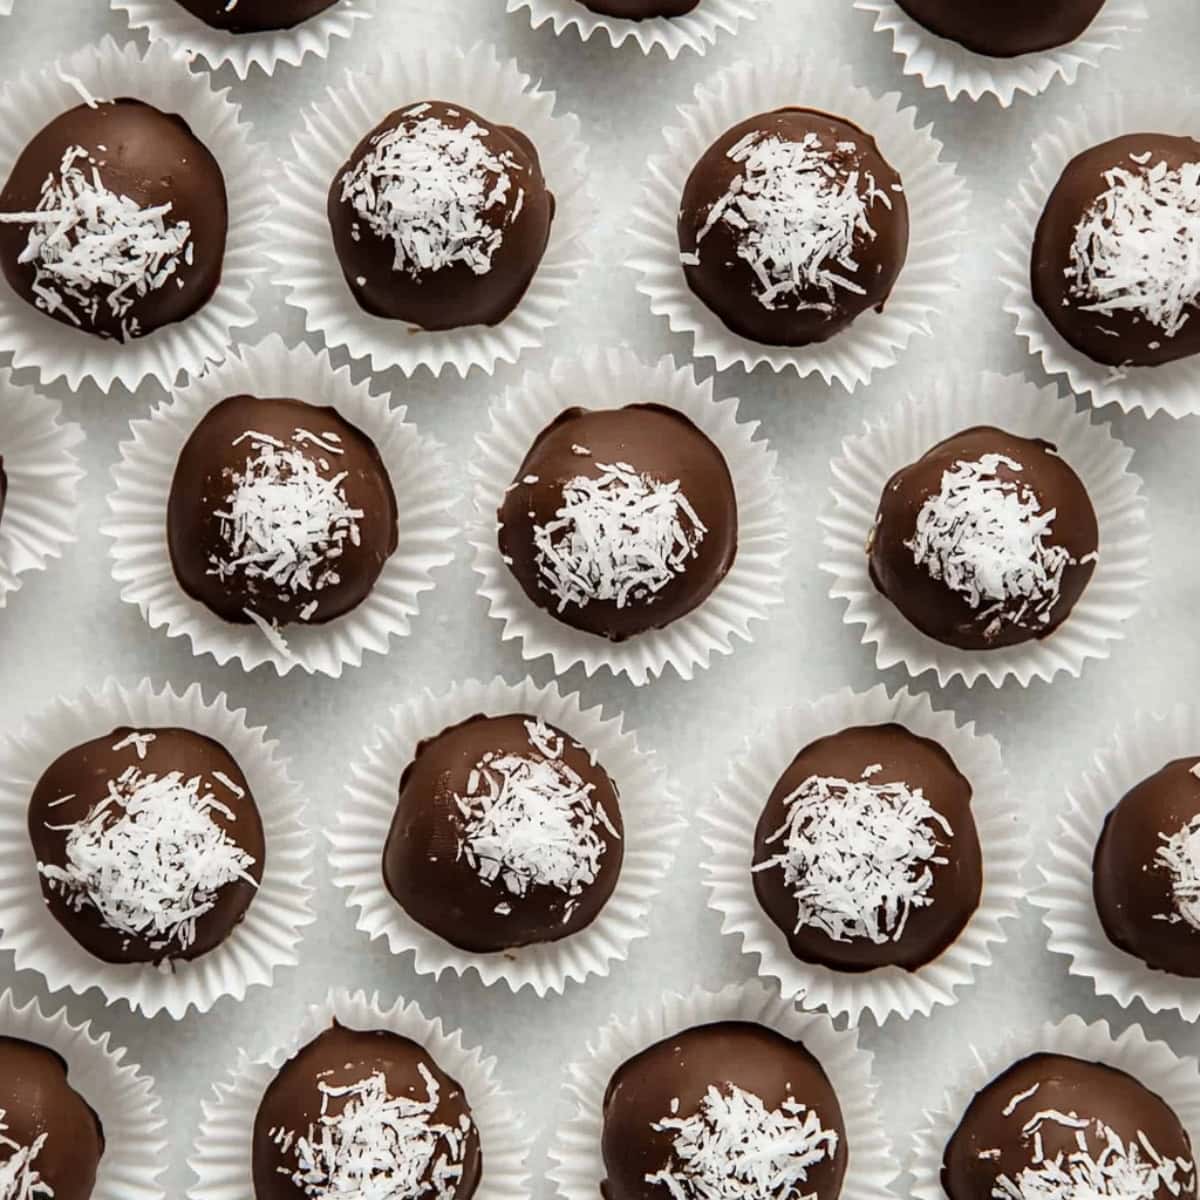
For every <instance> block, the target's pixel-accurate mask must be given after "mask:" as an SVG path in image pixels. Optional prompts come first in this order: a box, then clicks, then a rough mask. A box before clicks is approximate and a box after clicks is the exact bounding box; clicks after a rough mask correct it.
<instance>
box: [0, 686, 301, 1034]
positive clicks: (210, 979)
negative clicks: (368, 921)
mask: <svg viewBox="0 0 1200 1200" xmlns="http://www.w3.org/2000/svg"><path fill="white" fill-rule="evenodd" d="M121 725H130V726H135V727H136V726H146V725H152V726H178V727H180V728H184V729H191V730H194V731H195V732H196V733H200V734H204V735H205V736H207V737H210V738H213V739H214V740H215V741H218V742H220V743H221V745H223V746H224V747H225V749H226V750H228V751H229V753H230V754H231V755H232V756H233V758H234V759H235V760H236V761H237V764H238V766H239V767H241V769H242V772H243V774H244V775H245V776H246V779H247V780H248V782H249V784H250V790H251V792H252V793H253V795H254V799H255V802H256V804H257V805H258V809H259V812H260V814H261V816H262V823H263V832H264V835H265V837H266V863H265V866H264V869H263V877H262V882H261V883H260V884H259V887H258V890H257V891H256V892H255V895H254V898H253V900H251V902H250V907H249V909H247V911H246V915H245V918H244V919H243V920H242V922H241V924H239V925H238V926H237V927H236V928H235V929H234V930H233V932H232V933H231V934H230V935H229V937H228V938H226V940H225V941H224V942H222V943H221V945H219V946H218V947H217V948H216V949H215V950H212V951H210V952H209V953H208V954H205V955H202V956H201V957H200V958H197V959H195V960H194V961H192V962H184V961H176V962H174V963H172V964H170V965H164V966H163V967H156V966H154V965H152V964H146V963H106V962H103V961H102V960H100V959H99V958H95V957H94V956H93V955H91V954H90V953H88V951H87V950H85V949H84V948H83V947H82V946H81V945H80V944H79V943H78V942H77V941H75V939H74V938H73V937H71V935H70V934H69V933H67V931H66V930H65V929H64V928H63V927H62V926H61V925H60V924H59V923H58V921H57V920H56V919H55V918H54V917H53V916H51V914H50V911H49V909H48V908H47V907H46V902H45V900H44V899H43V897H42V889H41V883H40V881H39V879H38V872H37V863H36V860H35V858H34V854H33V847H32V846H31V845H30V841H29V830H28V824H27V820H28V812H29V800H30V797H31V796H32V795H33V789H34V787H35V786H36V784H37V781H38V780H39V779H40V778H41V776H42V773H43V772H44V771H45V770H46V768H47V767H48V766H49V765H50V764H51V763H52V762H53V761H54V759H55V758H57V757H58V756H59V755H60V754H62V753H63V752H64V751H65V750H68V749H70V748H71V747H73V746H77V745H79V744H80V743H81V742H85V741H89V740H91V739H92V738H96V737H103V736H104V735H105V734H107V733H109V732H110V731H111V730H113V729H115V728H117V727H118V726H121ZM266 733H267V731H266V730H265V729H263V728H251V727H250V726H249V725H248V724H247V722H246V714H245V712H244V711H243V710H241V709H236V710H234V709H230V707H229V703H228V701H227V700H226V698H225V696H224V694H221V695H218V696H217V697H216V699H215V700H213V701H211V702H208V701H206V700H205V698H204V696H203V695H202V693H201V691H200V685H199V684H192V686H191V687H189V688H188V689H187V691H185V692H184V693H183V694H182V695H180V694H178V693H176V692H175V691H173V690H172V689H171V688H169V687H163V688H161V689H156V688H155V687H154V685H153V684H152V683H151V682H150V680H148V679H144V680H142V682H141V683H139V684H138V685H137V686H136V687H134V688H126V687H123V686H121V685H120V684H119V683H117V682H115V681H114V680H111V679H110V680H109V681H108V682H106V683H105V684H104V686H103V687H101V688H100V689H99V690H96V691H87V692H84V693H83V694H82V695H80V696H79V697H78V698H76V699H74V700H64V699H60V700H57V701H55V702H54V703H53V704H52V705H51V706H50V707H49V708H47V709H46V710H45V711H43V712H42V713H40V714H39V715H37V716H35V717H33V718H32V719H31V720H30V721H28V722H27V723H26V725H25V726H24V728H23V729H22V730H21V731H20V733H19V734H17V735H15V736H13V737H10V738H8V739H7V740H6V741H5V742H4V744H3V745H2V746H0V925H2V926H3V929H2V930H0V949H4V950H10V951H12V953H13V955H14V957H15V962H16V967H17V969H18V970H28V971H37V972H38V973H40V974H41V976H42V977H43V978H44V979H45V981H46V986H47V987H48V988H49V989H50V991H52V992H56V991H58V990H59V989H61V988H64V987H65V988H70V989H71V990H72V991H73V992H77V993H78V994H79V995H83V994H84V993H86V992H87V991H88V990H89V989H90V988H93V987H94V988H98V989H99V990H100V992H101V993H102V994H103V996H104V999H105V1000H106V1001H107V1002H108V1003H109V1004H114V1003H117V1002H119V1001H123V1002H124V1003H126V1004H128V1005H129V1007H130V1008H131V1009H132V1010H134V1011H136V1012H140V1013H141V1014H142V1015H143V1016H146V1017H153V1016H157V1015H158V1014H159V1013H166V1014H168V1015H169V1016H170V1017H173V1018H175V1019H177V1020H178V1019H179V1018H181V1017H183V1016H185V1015H186V1014H187V1012H188V1010H189V1009H190V1008H195V1009H196V1011H197V1012H207V1011H208V1010H209V1009H210V1008H212V1006H213V1005H214V1004H215V1003H216V1002H217V1001H218V1000H219V999H221V997H223V996H232V997H234V998H235V999H238V1000H240V999H242V997H243V996H245V994H246V992H247V991H248V990H249V989H250V988H252V987H260V986H264V985H268V984H270V983H271V982H272V980H273V978H274V976H275V972H276V971H277V970H278V969H279V968H281V967H290V966H295V965H296V963H297V962H299V953H298V946H299V942H300V937H301V930H302V928H303V927H304V926H305V925H308V924H311V922H312V920H313V916H312V912H311V910H310V906H309V897H310V894H311V891H312V889H311V887H310V886H309V883H308V877H309V873H310V870H311V856H312V842H311V838H310V837H309V835H308V833H307V832H306V830H305V829H304V827H303V825H302V824H301V816H302V812H303V803H302V801H301V799H300V794H299V789H298V788H297V787H296V785H295V784H294V783H293V782H292V780H291V778H290V777H289V776H288V770H287V764H286V763H285V762H284V760H282V759H281V758H280V757H279V753H278V744H277V743H276V742H272V741H268V740H267V737H266Z"/></svg>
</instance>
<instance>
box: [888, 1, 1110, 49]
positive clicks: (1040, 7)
mask: <svg viewBox="0 0 1200 1200" xmlns="http://www.w3.org/2000/svg"><path fill="white" fill-rule="evenodd" d="M896 3H897V4H899V5H900V7H901V8H902V9H904V11H905V12H906V13H908V15H909V16H910V17H912V19H913V20H914V21H916V22H918V23H919V24H921V25H924V26H925V28H926V29H928V30H929V31H930V32H931V33H936V34H937V35H938V36H939V37H944V38H949V39H950V40H951V41H952V42H958V43H959V44H960V45H962V46H965V47H966V48H967V49H968V50H973V51H974V52H975V53H976V54H986V55H988V56H989V57H991V58H1014V57H1016V56H1017V55H1018V54H1032V53H1034V52H1035V51H1037V50H1051V49H1053V48H1054V47H1055V46H1065V45H1066V44H1067V43H1068V42H1073V41H1074V40H1075V39H1076V38H1077V37H1079V36H1080V35H1081V34H1082V33H1083V32H1084V31H1085V30H1086V29H1087V27H1088V26H1089V25H1090V24H1091V23H1092V21H1093V19H1094V18H1095V16H1096V14H1097V13H1098V12H1099V11H1100V10H1101V9H1102V8H1103V7H1104V0H1006V3H1004V4H996V3H995V0H896Z"/></svg>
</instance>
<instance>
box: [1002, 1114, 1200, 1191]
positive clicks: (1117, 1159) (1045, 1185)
mask: <svg viewBox="0 0 1200 1200" xmlns="http://www.w3.org/2000/svg"><path fill="white" fill-rule="evenodd" d="M1047 1126H1058V1128H1059V1129H1060V1130H1067V1131H1068V1132H1069V1133H1071V1131H1073V1133H1071V1136H1072V1138H1073V1140H1074V1142H1075V1147H1076V1148H1075V1149H1074V1150H1070V1151H1067V1152H1063V1151H1058V1152H1057V1153H1055V1154H1054V1155H1052V1156H1051V1155H1048V1154H1047V1153H1046V1150H1045V1147H1044V1143H1043V1136H1042V1135H1043V1130H1044V1129H1045V1128H1046V1127H1047ZM1089 1133H1090V1135H1091V1138H1090V1141H1091V1145H1089V1136H1088V1135H1089ZM1021 1137H1022V1138H1023V1139H1024V1140H1025V1141H1027V1142H1029V1143H1031V1151H1032V1157H1031V1162H1030V1164H1029V1166H1027V1167H1023V1168H1022V1169H1021V1170H1020V1171H1019V1172H1018V1173H1017V1175H1016V1177H1015V1178H1013V1177H1011V1176H1009V1175H1000V1176H999V1177H998V1178H997V1179H996V1181H995V1183H993V1185H992V1200H1100V1198H1101V1197H1112V1198H1113V1200H1155V1197H1157V1196H1158V1195H1159V1193H1160V1190H1162V1191H1165V1192H1167V1193H1168V1194H1169V1195H1172V1196H1178V1195H1180V1194H1181V1192H1182V1191H1183V1188H1184V1186H1185V1184H1186V1185H1187V1186H1188V1187H1190V1184H1191V1180H1192V1178H1193V1176H1194V1174H1195V1166H1194V1164H1193V1163H1192V1161H1191V1159H1187V1158H1163V1157H1162V1155H1161V1154H1159V1153H1158V1151H1157V1150H1155V1148H1154V1146H1153V1145H1152V1144H1151V1142H1150V1139H1149V1138H1148V1137H1147V1136H1146V1135H1145V1134H1144V1133H1142V1132H1140V1131H1139V1132H1138V1135H1137V1140H1136V1141H1134V1140H1131V1141H1129V1142H1128V1143H1126V1142H1123V1141H1122V1140H1121V1138H1120V1137H1119V1136H1118V1134H1117V1133H1116V1131H1115V1130H1113V1129H1112V1128H1111V1127H1110V1126H1108V1125H1106V1124H1105V1123H1104V1122H1103V1121H1100V1120H1097V1119H1094V1118H1093V1119H1089V1120H1085V1119H1084V1118H1082V1117H1079V1116H1076V1114H1074V1113H1062V1112H1058V1111H1056V1110H1054V1109H1047V1110H1045V1111H1042V1112H1038V1113H1035V1114H1034V1115H1033V1116H1032V1117H1030V1118H1029V1120H1028V1121H1026V1122H1025V1123H1024V1125H1023V1126H1022V1127H1021ZM1095 1146H1099V1147H1100V1149H1099V1150H1096V1149H1094V1147H1095Z"/></svg>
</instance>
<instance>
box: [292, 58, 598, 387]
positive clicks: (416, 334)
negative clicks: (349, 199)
mask: <svg viewBox="0 0 1200 1200" xmlns="http://www.w3.org/2000/svg"><path fill="white" fill-rule="evenodd" d="M420 100H444V101H448V102H452V103H456V104H461V105H463V106H464V107H465V108H469V109H471V110H472V111H474V112H476V113H478V114H479V115H480V116H482V117H486V118H487V119H488V120H489V121H492V122H494V123H496V124H499V125H511V126H513V127H514V128H516V129H519V130H521V132H522V133H524V134H525V135H526V136H527V137H528V138H529V139H530V141H531V142H533V144H534V146H535V147H536V148H537V152H538V158H539V160H540V162H541V166H542V172H543V174H544V175H545V179H546V186H547V187H548V188H549V190H550V191H551V192H553V193H554V200H555V211H554V220H553V221H552V223H551V226H550V241H549V244H548V245H547V247H546V253H545V255H544V256H543V258H542V261H541V263H540V264H539V266H538V269H537V273H536V274H535V275H534V277H533V280H532V281H531V282H530V284H529V288H528V290H527V291H526V292H525V295H524V296H523V297H522V298H521V301H520V303H519V304H518V305H517V306H516V308H515V309H513V311H512V312H511V313H510V314H509V315H508V316H507V317H505V318H504V320H503V321H501V322H500V323H499V324H498V325H491V326H489V325H470V326H466V327H464V328H461V329H450V330H444V331H440V332H433V331H427V330H421V329H415V328H413V327H411V326H408V325H406V324H405V323H404V322H403V321H390V320H387V319H385V318H383V317H373V316H372V315H371V314H370V313H368V312H366V311H365V310H363V309H362V308H361V307H360V306H359V304H358V301H357V300H355V298H354V296H353V294H352V293H351V291H350V288H349V286H348V285H347V283H346V280H345V277H344V276H343V274H342V269H341V266H340V265H339V264H338V258H337V254H336V253H335V251H334V247H333V238H332V236H331V234H330V231H329V220H328V217H327V216H326V209H325V206H326V200H327V198H328V194H329V188H330V185H331V184H332V183H333V181H334V178H335V176H336V175H337V173H338V172H339V171H340V170H341V168H342V167H343V166H344V164H345V162H346V160H347V159H348V158H349V157H350V154H351V153H352V151H353V150H354V147H355V146H356V145H358V143H359V141H361V140H362V138H363V136H364V135H365V134H366V133H368V132H369V131H370V130H372V129H374V127H375V126H376V125H378V124H379V122H380V121H382V120H383V118H384V117H385V116H387V114H388V113H390V112H392V111H393V110H394V109H397V108H402V107H403V106H404V105H406V104H410V103H413V102H415V101H420ZM554 107H555V95H554V93H553V92H547V91H542V90H541V89H539V88H538V87H536V86H533V85H531V83H530V79H529V76H528V75H525V74H523V73H522V72H521V70H520V69H519V68H518V67H517V65H516V63H515V62H513V61H512V60H511V59H509V60H503V61H502V60H500V59H499V58H497V56H496V52H495V50H494V49H492V48H491V47H488V46H484V45H476V46H473V47H472V48H471V49H470V50H468V51H466V53H463V52H462V51H460V50H456V49H452V48H449V47H437V46H424V47H409V48H408V49H407V50H406V51H405V52H404V53H402V54H398V55H391V56H389V57H387V58H386V59H384V60H382V61H380V62H377V63H376V64H375V65H374V66H373V67H372V68H371V69H370V70H369V71H364V72H357V73H350V72H348V73H347V74H346V76H345V78H344V80H343V83H342V86H341V87H340V88H339V89H337V90H334V91H331V92H330V94H329V98H328V100H326V101H325V102H324V103H322V104H319V105H316V106H314V107H312V108H310V109H309V110H308V111H307V112H306V113H305V114H304V131H303V132H302V133H300V134H297V135H296V136H295V137H294V138H293V139H292V147H293V155H292V161H291V162H289V163H287V164H286V165H285V167H284V177H285V185H284V186H282V187H281V188H280V190H279V200H278V207H277V211H276V219H275V221H274V222H273V223H272V225H271V228H270V235H269V236H270V240H271V245H270V247H269V253H270V255H271V257H272V258H273V259H274V260H275V262H276V263H277V264H278V268H279V269H278V272H277V275H276V281H277V282H278V283H281V284H283V285H284V286H285V287H286V288H287V290H288V302H289V303H290V304H292V305H293V306H295V307H296V308H299V309H302V310H303V312H304V324H305V328H307V329H308V330H309V331H310V332H311V333H315V334H320V335H321V336H322V337H324V339H325V342H326V344H327V345H329V346H330V347H334V346H344V347H345V348H346V349H347V351H348V352H349V354H350V355H351V357H353V358H364V357H365V358H366V359H367V360H368V361H369V362H370V365H371V369H372V370H373V371H384V370H387V369H388V368H390V367H399V368H400V370H401V371H403V372H404V373H405V374H406V375H411V374H412V373H413V372H414V371H416V370H417V369H418V368H419V367H428V368H429V370H430V371H432V372H433V373H434V374H435V375H437V374H440V373H441V372H442V371H443V370H445V369H446V368H452V369H453V370H454V371H456V372H458V374H459V375H461V376H466V375H467V373H468V372H469V371H470V370H472V369H473V368H480V369H482V370H483V371H486V372H488V373H491V372H492V371H494V370H495V368H496V365H497V364H498V363H501V362H506V363H511V362H516V360H517V358H518V357H519V356H520V355H521V354H522V353H524V352H525V351H526V350H529V349H532V348H533V347H535V346H539V345H541V344H542V341H543V339H544V336H545V332H546V330H547V329H548V328H549V327H550V326H552V325H553V324H555V323H556V321H557V320H558V314H559V312H560V311H561V310H562V309H563V307H564V306H565V305H566V304H567V303H568V302H569V301H572V300H578V299H579V295H578V290H577V287H576V284H577V281H578V277H579V272H580V270H581V268H582V266H583V262H584V259H585V249H584V244H583V239H584V235H585V233H586V231H587V229H588V228H589V226H590V224H591V220H592V214H591V207H592V206H591V201H590V200H589V199H588V196H587V192H586V185H585V180H586V167H587V150H586V147H585V143H584V139H583V136H582V134H581V133H580V126H579V120H578V118H577V117H575V116H573V115H565V116H555V115H553V114H554Z"/></svg>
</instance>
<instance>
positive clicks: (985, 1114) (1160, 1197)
mask: <svg viewBox="0 0 1200 1200" xmlns="http://www.w3.org/2000/svg"><path fill="white" fill-rule="evenodd" d="M1035 1084H1036V1085H1037V1091H1035V1092H1033V1094H1032V1095H1030V1096H1027V1097H1026V1098H1025V1099H1023V1100H1021V1101H1020V1102H1019V1103H1017V1104H1015V1105H1014V1106H1013V1108H1012V1111H1011V1113H1010V1115H1009V1116H1005V1115H1004V1110H1005V1109H1006V1108H1007V1107H1008V1106H1009V1105H1010V1104H1011V1103H1012V1101H1013V1099H1014V1098H1015V1097H1017V1096H1020V1095H1021V1094H1022V1093H1024V1092H1026V1091H1028V1090H1029V1089H1030V1088H1032V1087H1033V1086H1034V1085H1035ZM1050 1111H1053V1112H1059V1113H1062V1114H1065V1115H1070V1114H1075V1115H1076V1116H1078V1117H1080V1118H1082V1119H1083V1120H1087V1121H1092V1120H1099V1121H1102V1122H1103V1123H1104V1124H1105V1125H1107V1126H1108V1127H1109V1128H1110V1129H1112V1130H1114V1131H1115V1132H1116V1134H1117V1136H1118V1137H1119V1138H1120V1139H1121V1141H1122V1143H1123V1144H1124V1145H1125V1146H1129V1145H1131V1144H1132V1145H1134V1146H1139V1150H1140V1145H1139V1135H1140V1134H1143V1133H1144V1134H1145V1135H1146V1137H1147V1138H1148V1139H1149V1141H1150V1143H1151V1145H1153V1146H1154V1148H1155V1150H1156V1151H1157V1152H1158V1153H1159V1154H1160V1155H1161V1156H1162V1157H1163V1158H1164V1159H1168V1158H1184V1159H1187V1160H1189V1161H1190V1159H1191V1155H1192V1149H1191V1144H1190V1142H1189V1141H1188V1135H1187V1133H1186V1131H1185V1130H1184V1128H1183V1126H1182V1125H1181V1124H1180V1123H1179V1118H1178V1117H1177V1116H1176V1115H1175V1113H1174V1112H1172V1111H1171V1109H1170V1108H1169V1107H1168V1106H1167V1105H1166V1104H1165V1103H1164V1102H1163V1101H1162V1100H1161V1099H1160V1098H1159V1097H1158V1096H1156V1095H1155V1094H1154V1093H1153V1092H1151V1091H1149V1090H1148V1089H1147V1088H1145V1087H1143V1086H1142V1084H1140V1083H1139V1082H1138V1081H1137V1080H1136V1079H1134V1078H1133V1077H1132V1076H1131V1075H1127V1074H1125V1072H1124V1071H1118V1070H1116V1069H1115V1068H1114V1067H1109V1066H1106V1065H1104V1064H1103V1063H1094V1062H1084V1061H1083V1060H1082V1059H1078V1058H1071V1057H1069V1056H1067V1055H1063V1054H1034V1055H1031V1056H1030V1057H1029V1058H1025V1059H1022V1060H1021V1061H1020V1062H1018V1063H1015V1064H1014V1065H1013V1066H1011V1067H1009V1068H1008V1069H1007V1070H1006V1071H1004V1072H1003V1073H1002V1074H1001V1075H998V1076H997V1077H996V1078H995V1079H993V1080H992V1082H991V1083H989V1084H988V1085H987V1087H985V1088H984V1089H983V1090H982V1091H980V1092H978V1093H977V1094H976V1096H975V1098H974V1099H973V1100H972V1101H971V1103H970V1104H969V1105H968V1106H967V1111H966V1112H965V1113H964V1114H963V1118H962V1121H961V1122H960V1123H959V1126H958V1128H957V1129H956V1130H955V1131H954V1134H953V1135H952V1136H951V1138H950V1141H949V1142H948V1143H947V1144H946V1152H945V1156H944V1158H943V1160H942V1188H943V1189H944V1190H945V1193H946V1195H947V1196H948V1197H949V1200H991V1198H992V1197H993V1196H996V1195H998V1194H1008V1193H1007V1192H1003V1193H1001V1192H998V1191H997V1190H996V1188H997V1184H996V1181H997V1180H998V1179H999V1178H1000V1177H1001V1176H1002V1175H1003V1176H1006V1177H1007V1178H1008V1179H1009V1180H1015V1179H1016V1178H1017V1177H1018V1176H1019V1175H1020V1173H1021V1172H1022V1171H1023V1170H1024V1169H1026V1168H1029V1167H1033V1166H1035V1163H1034V1155H1035V1146H1034V1140H1033V1138H1032V1137H1028V1138H1026V1137H1022V1136H1021V1130H1022V1126H1024V1125H1025V1124H1026V1123H1027V1122H1029V1121H1031V1120H1032V1119H1033V1118H1035V1117H1036V1116H1037V1115H1038V1114H1039V1113H1045V1112H1050ZM1040 1132H1041V1139H1042V1153H1043V1156H1044V1158H1046V1159H1051V1158H1053V1157H1054V1156H1056V1155H1059V1154H1061V1155H1063V1157H1064V1159H1066V1158H1068V1156H1071V1155H1074V1154H1076V1153H1077V1152H1078V1144H1077V1141H1076V1139H1077V1137H1078V1136H1079V1134H1080V1133H1083V1134H1084V1136H1085V1138H1086V1141H1087V1149H1088V1151H1089V1153H1090V1154H1091V1155H1092V1157H1093V1158H1095V1157H1096V1156H1097V1155H1098V1154H1100V1153H1102V1152H1103V1151H1104V1149H1105V1147H1106V1142H1105V1141H1104V1140H1103V1139H1101V1138H1100V1137H1099V1136H1098V1132H1097V1130H1096V1128H1095V1126H1093V1125H1089V1126H1088V1127H1087V1128H1086V1129H1085V1130H1080V1129H1078V1128H1066V1127H1064V1126H1063V1125H1061V1124H1059V1123H1056V1122H1053V1121H1043V1122H1042V1123H1041V1127H1040ZM995 1151H999V1153H998V1154H996V1153H995ZM1146 1161H1147V1159H1146V1155H1145V1154H1144V1153H1142V1154H1141V1162H1142V1163H1145V1162H1146ZM1176 1178H1177V1180H1178V1183H1179V1190H1178V1192H1176V1193H1171V1192H1170V1191H1169V1190H1168V1189H1167V1188H1166V1187H1164V1186H1162V1185H1161V1184H1160V1186H1159V1187H1158V1188H1157V1189H1156V1190H1155V1192H1154V1200H1168V1197H1173V1200H1192V1197H1194V1196H1195V1195H1196V1182H1195V1174H1194V1173H1189V1174H1188V1175H1186V1176H1185V1175H1183V1174H1182V1173H1177V1175H1176ZM1048 1194H1049V1193H1048ZM1063 1194H1064V1195H1072V1194H1074V1189H1072V1188H1070V1187H1066V1186H1065V1185H1064V1191H1063ZM1080 1194H1084V1195H1086V1194H1089V1189H1088V1188H1087V1187H1086V1186H1082V1187H1081V1189H1080ZM1138 1194H1139V1195H1141V1194H1142V1193H1141V1192H1140V1191H1139V1192H1138Z"/></svg>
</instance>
